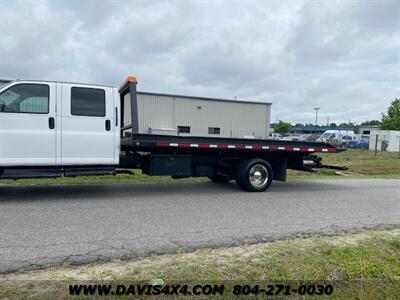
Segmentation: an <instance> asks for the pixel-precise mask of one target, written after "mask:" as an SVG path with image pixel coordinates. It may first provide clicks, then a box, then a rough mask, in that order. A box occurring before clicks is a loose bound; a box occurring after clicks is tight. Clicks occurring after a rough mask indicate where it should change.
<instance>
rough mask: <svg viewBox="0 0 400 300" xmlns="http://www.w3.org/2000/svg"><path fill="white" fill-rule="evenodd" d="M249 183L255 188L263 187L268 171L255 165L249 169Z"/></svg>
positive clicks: (259, 165)
mask: <svg viewBox="0 0 400 300" xmlns="http://www.w3.org/2000/svg"><path fill="white" fill-rule="evenodd" d="M249 181H250V183H251V185H252V186H253V187H255V188H261V187H263V186H264V185H265V184H266V183H267V181H268V170H267V168H266V167H265V166H264V165H261V164H257V165H254V166H252V167H251V169H250V172H249Z"/></svg>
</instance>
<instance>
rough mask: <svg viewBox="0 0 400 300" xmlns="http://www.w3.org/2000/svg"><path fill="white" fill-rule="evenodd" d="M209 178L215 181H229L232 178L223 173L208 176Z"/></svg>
mask: <svg viewBox="0 0 400 300" xmlns="http://www.w3.org/2000/svg"><path fill="white" fill-rule="evenodd" d="M208 178H209V179H210V180H211V181H212V182H215V183H228V182H229V181H231V180H232V178H230V177H227V176H223V175H213V176H208Z"/></svg>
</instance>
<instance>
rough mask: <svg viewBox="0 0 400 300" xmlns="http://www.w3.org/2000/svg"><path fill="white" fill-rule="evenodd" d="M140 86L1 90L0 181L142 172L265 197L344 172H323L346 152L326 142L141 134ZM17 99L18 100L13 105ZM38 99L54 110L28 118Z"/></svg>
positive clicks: (13, 85) (33, 85)
mask: <svg viewBox="0 0 400 300" xmlns="http://www.w3.org/2000/svg"><path fill="white" fill-rule="evenodd" d="M136 85H137V81H136V78H134V77H129V78H128V79H127V80H126V81H125V82H124V83H123V84H122V85H121V87H120V88H119V89H118V90H117V89H116V88H115V87H109V86H94V85H85V84H74V83H62V82H46V81H29V80H22V81H20V80H17V81H13V82H10V83H8V84H7V85H5V86H3V87H1V88H0V118H1V123H0V138H1V139H2V144H0V179H19V178H42V177H61V176H81V175H116V174H118V173H132V172H131V171H130V170H131V169H141V170H142V172H143V173H145V174H148V175H156V176H171V177H172V178H176V179H179V178H184V177H191V176H194V177H208V178H210V180H212V181H213V182H216V183H227V182H229V181H231V180H235V181H236V182H237V184H238V185H239V186H240V187H241V188H243V189H244V190H247V191H250V192H261V191H265V190H266V189H268V187H269V186H270V185H271V182H272V180H278V181H285V180H286V171H287V169H293V170H300V171H306V172H312V171H313V170H314V169H315V168H322V167H329V168H339V169H343V168H341V167H336V166H327V165H323V164H322V161H321V158H320V157H317V156H316V155H313V154H314V153H334V152H341V151H344V149H339V148H336V147H335V146H333V145H330V144H325V143H312V142H297V141H280V140H268V139H242V138H218V137H196V136H179V135H155V134H143V133H140V132H139V121H138V120H139V118H141V117H144V116H139V114H138V102H137V90H136ZM8 91H10V93H9V92H8ZM49 91H50V92H49ZM56 94H57V95H59V97H56ZM10 95H11V96H12V95H17V96H18V97H15V100H12V98H11V97H10ZM13 97H14V96H13ZM35 97H41V99H47V103H46V102H44V103H45V104H46V105H47V107H46V106H44V108H43V110H42V111H32V112H29V111H28V112H27V111H22V110H21V103H24V101H27V99H28V100H29V99H35ZM73 97H75V98H76V99H78V101H75V100H76V99H75V98H74V99H75V100H74V101H73ZM10 99H11V100H10ZM87 99H89V100H90V101H88V102H87V103H86V102H85V104H84V105H83V104H81V103H83V102H84V101H87ZM99 100H101V101H100V102H97V101H99ZM10 101H11V102H10ZM82 101H83V102H82ZM101 106H104V107H103V109H99V107H101ZM57 107H62V109H61V110H57V109H56V108H57ZM45 108H46V109H47V110H46V109H45ZM25 109H26V107H25Z"/></svg>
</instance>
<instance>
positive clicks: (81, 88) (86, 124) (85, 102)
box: [60, 83, 115, 165]
mask: <svg viewBox="0 0 400 300" xmlns="http://www.w3.org/2000/svg"><path fill="white" fill-rule="evenodd" d="M113 101H114V98H113V91H112V88H108V87H102V86H88V85H79V84H69V83H68V84H67V83H63V84H62V101H61V102H62V105H61V106H62V111H61V153H60V155H61V164H62V165H111V164H114V162H115V159H114V154H115V147H114V146H115V139H114V137H115V126H114V123H115V122H114V121H113V119H114V103H113Z"/></svg>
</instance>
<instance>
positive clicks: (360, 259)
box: [0, 229, 400, 299]
mask: <svg viewBox="0 0 400 300" xmlns="http://www.w3.org/2000/svg"><path fill="white" fill-rule="evenodd" d="M156 278H161V279H163V280H164V281H165V282H166V283H171V282H175V283H177V282H179V283H181V284H182V283H188V282H194V283H199V282H213V283H222V282H223V283H225V284H227V285H231V286H232V285H234V284H237V283H242V284H254V283H260V284H266V283H271V282H287V283H290V284H292V285H298V284H300V283H301V282H307V283H313V282H324V283H331V284H332V285H334V294H333V297H332V298H333V299H400V229H391V230H373V231H365V232H361V233H343V234H338V235H335V236H324V237H321V236H314V237H309V238H296V239H289V240H283V241H275V242H270V243H263V244H257V245H243V246H240V247H232V248H221V249H202V250H197V251H195V252H194V253H182V251H180V252H179V253H177V254H168V255H153V256H150V257H145V258H142V259H136V260H129V261H115V262H111V263H98V264H91V265H87V266H80V267H71V266H61V267H56V268H52V269H50V270H42V271H30V272H22V273H19V274H11V275H3V276H2V277H0V298H2V297H4V298H7V297H10V296H13V297H14V296H15V297H16V298H17V299H24V297H26V296H27V295H29V296H30V298H31V299H51V298H54V297H56V298H59V299H60V298H63V297H66V294H65V289H66V286H67V284H68V282H71V281H79V280H90V281H92V282H93V281H94V282H98V281H102V283H104V281H108V282H110V281H112V282H114V283H115V284H118V283H121V282H129V283H130V284H132V283H133V282H139V281H140V282H143V281H145V282H148V281H150V280H152V279H156ZM25 280H30V281H25ZM98 283H99V282H98ZM57 284H58V285H60V284H61V288H60V287H58V288H57V287H56V286H57ZM231 298H232V297H231ZM74 299H75V298H74ZM118 299H120V298H118ZM122 299H124V298H122Z"/></svg>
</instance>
